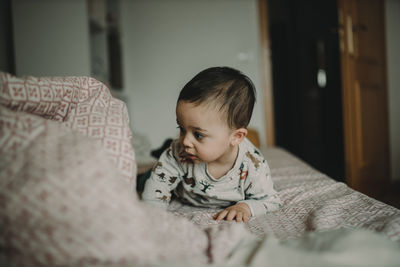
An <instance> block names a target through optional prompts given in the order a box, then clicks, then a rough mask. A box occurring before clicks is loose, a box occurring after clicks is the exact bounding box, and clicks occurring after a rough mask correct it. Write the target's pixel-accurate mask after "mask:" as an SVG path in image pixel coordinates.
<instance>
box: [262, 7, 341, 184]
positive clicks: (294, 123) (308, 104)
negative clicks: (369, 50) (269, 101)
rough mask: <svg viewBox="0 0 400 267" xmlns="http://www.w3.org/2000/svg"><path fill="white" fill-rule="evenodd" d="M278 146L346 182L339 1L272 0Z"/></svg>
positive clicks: (271, 34)
mask: <svg viewBox="0 0 400 267" xmlns="http://www.w3.org/2000/svg"><path fill="white" fill-rule="evenodd" d="M268 10H269V14H268V16H269V25H270V38H271V50H272V74H273V87H274V108H275V110H274V113H275V136H276V145H277V146H280V147H283V148H285V149H287V150H288V151H290V152H292V153H293V154H295V155H297V156H298V157H300V158H301V159H303V160H304V161H306V162H307V163H309V164H310V165H311V166H313V167H315V168H316V169H318V170H319V171H321V172H324V173H326V174H327V175H329V176H330V177H332V178H334V179H336V180H338V181H344V180H345V179H344V145H343V125H342V124H343V119H342V97H341V77H340V53H339V39H338V12H337V10H338V9H337V1H336V0H325V1H318V0H307V1H300V0H269V1H268Z"/></svg>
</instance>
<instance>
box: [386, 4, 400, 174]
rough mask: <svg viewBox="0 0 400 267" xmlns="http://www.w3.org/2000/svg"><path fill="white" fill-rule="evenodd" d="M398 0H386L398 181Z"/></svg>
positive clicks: (391, 122)
mask: <svg viewBox="0 0 400 267" xmlns="http://www.w3.org/2000/svg"><path fill="white" fill-rule="evenodd" d="M399 15H400V0H386V43H387V64H388V68H387V71H388V93H389V127H390V129H389V130H390V148H391V149H390V150H391V165H392V180H396V181H400V119H399V115H400V105H399V101H400V49H399V48H400V16H399Z"/></svg>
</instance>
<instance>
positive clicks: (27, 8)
mask: <svg viewBox="0 0 400 267" xmlns="http://www.w3.org/2000/svg"><path fill="white" fill-rule="evenodd" d="M87 13H88V12H87V2H86V1H83V0H78V1H77V0H74V1H65V0H40V1H29V0H14V1H12V16H13V35H14V50H15V70H16V74H18V75H37V76H51V75H53V76H54V75H80V76H88V75H90V61H89V59H90V50H89V30H88V29H89V28H88V27H89V24H88V15H87Z"/></svg>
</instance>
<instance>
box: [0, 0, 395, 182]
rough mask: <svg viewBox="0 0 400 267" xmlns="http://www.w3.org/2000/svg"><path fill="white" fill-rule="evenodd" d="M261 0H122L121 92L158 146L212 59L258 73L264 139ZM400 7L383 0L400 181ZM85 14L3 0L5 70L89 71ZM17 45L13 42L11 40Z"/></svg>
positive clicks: (66, 6)
mask: <svg viewBox="0 0 400 267" xmlns="http://www.w3.org/2000/svg"><path fill="white" fill-rule="evenodd" d="M166 2H167V3H166ZM256 4H257V0H203V1H196V0H186V1H183V0H168V1H167V0H164V1H161V0H158V1H157V0H147V1H145V0H122V1H121V12H122V14H121V16H122V17H121V20H122V21H121V23H122V25H121V26H122V31H123V32H122V34H123V36H122V37H123V40H122V41H123V43H122V46H123V55H122V57H123V59H124V62H123V64H124V66H123V67H124V68H123V70H124V77H125V80H124V89H123V91H122V96H123V97H127V100H126V101H127V102H128V109H129V111H130V115H131V122H132V128H133V130H134V131H138V132H140V133H142V134H149V133H151V135H150V138H151V142H152V146H153V147H158V146H159V145H161V142H162V141H163V140H164V139H165V138H166V137H168V136H174V135H175V134H176V133H177V131H176V129H175V114H174V108H175V101H176V98H177V96H178V92H179V90H180V88H181V87H182V86H183V85H184V84H185V83H186V82H187V81H188V80H189V79H190V78H191V77H192V76H193V75H195V74H196V73H197V72H198V71H200V70H201V69H203V68H206V67H209V66H212V65H229V66H232V67H236V68H239V69H241V70H242V71H243V72H245V73H246V74H248V75H249V76H250V78H251V79H253V81H254V83H255V84H256V86H257V88H258V103H257V106H256V108H255V112H254V117H253V120H252V126H254V127H256V128H257V129H258V131H259V132H260V133H261V140H262V141H263V142H264V140H265V131H264V118H263V112H262V109H263V108H262V106H263V103H262V101H263V98H262V97H261V95H262V92H261V89H260V80H261V79H260V73H259V64H260V63H259V61H258V60H259V47H258V38H259V36H258V14H257V5H256ZM9 6H11V8H12V14H10V12H8V10H9ZM398 14H400V0H386V25H387V33H386V36H387V55H388V56H387V59H388V60H387V62H388V88H389V116H390V141H391V143H390V148H391V165H392V179H393V180H397V181H399V180H400V164H399V162H400V120H399V114H400V107H399V105H398V102H399V101H400V75H399V71H400V49H399V47H400V39H399V38H400V27H399V25H400V21H399V20H400V16H399V15H398ZM10 15H12V17H11V16H10ZM11 20H12V23H11ZM88 21H89V18H88V14H87V1H86V0H73V1H67V0H35V1H30V0H12V1H11V0H4V1H0V40H1V42H0V70H1V71H9V72H14V71H15V74H17V75H39V76H41V75H45V76H49V75H90V43H89V23H88ZM11 26H13V28H11ZM10 32H11V33H10ZM13 36H14V39H13V40H10V39H11V37H13ZM7 38H8V39H7ZM12 44H14V47H10V45H12ZM14 59H15V62H11V61H14ZM14 67H15V70H14Z"/></svg>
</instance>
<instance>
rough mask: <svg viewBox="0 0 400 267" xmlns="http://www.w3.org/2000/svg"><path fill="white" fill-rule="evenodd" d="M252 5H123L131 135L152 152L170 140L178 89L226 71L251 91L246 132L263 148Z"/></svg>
mask: <svg viewBox="0 0 400 267" xmlns="http://www.w3.org/2000/svg"><path fill="white" fill-rule="evenodd" d="M257 12H258V9H257V0H202V1H198V0H185V1H182V0H168V1H160V0H146V1H144V0H133V1H131V0H123V1H122V2H121V18H120V22H121V28H122V38H123V39H122V47H123V48H122V49H123V55H122V57H123V69H124V85H125V88H124V90H125V93H126V95H127V98H128V99H129V105H130V106H129V111H130V118H131V123H132V129H133V130H134V131H135V132H138V133H141V134H146V135H148V137H149V139H150V142H151V145H152V147H153V148H155V147H159V146H161V144H162V142H163V141H164V140H165V139H166V138H167V137H176V136H177V134H178V131H177V129H176V127H177V124H176V116H175V105H176V100H177V97H178V94H179V91H180V89H181V88H182V87H183V86H184V84H185V83H186V82H188V81H189V80H190V79H191V78H192V77H193V76H194V75H195V74H197V73H198V72H200V71H201V70H203V69H205V68H208V67H211V66H224V65H225V66H231V67H234V68H237V69H239V70H241V71H242V72H244V73H245V74H247V75H248V76H249V77H250V78H251V79H252V80H253V82H254V84H255V85H256V88H257V90H258V96H257V98H258V100H257V104H256V106H255V110H254V113H253V117H252V121H251V126H253V127H254V128H256V129H257V130H258V132H259V134H260V138H261V140H262V142H263V144H265V130H264V115H263V97H262V96H263V92H262V90H261V87H260V80H261V78H260V73H259V69H260V68H259V67H260V62H259V58H260V56H259V26H258V13H257Z"/></svg>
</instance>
